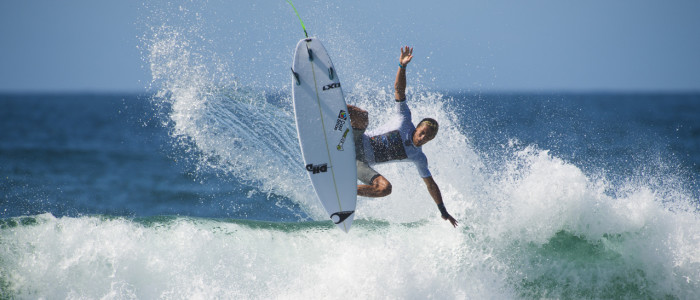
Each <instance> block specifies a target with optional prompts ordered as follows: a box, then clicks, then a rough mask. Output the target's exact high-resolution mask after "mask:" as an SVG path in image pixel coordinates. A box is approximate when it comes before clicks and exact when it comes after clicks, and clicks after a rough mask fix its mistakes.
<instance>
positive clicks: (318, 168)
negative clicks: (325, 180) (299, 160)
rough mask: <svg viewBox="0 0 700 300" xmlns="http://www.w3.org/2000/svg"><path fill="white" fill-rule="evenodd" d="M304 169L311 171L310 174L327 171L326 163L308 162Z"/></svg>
mask: <svg viewBox="0 0 700 300" xmlns="http://www.w3.org/2000/svg"><path fill="white" fill-rule="evenodd" d="M306 170H307V171H309V172H311V174H318V173H325V172H328V164H320V165H314V164H308V165H306Z"/></svg>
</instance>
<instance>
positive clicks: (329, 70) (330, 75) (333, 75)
mask: <svg viewBox="0 0 700 300" xmlns="http://www.w3.org/2000/svg"><path fill="white" fill-rule="evenodd" d="M333 77H335V70H333V67H330V68H328V78H329V79H330V80H333Z"/></svg>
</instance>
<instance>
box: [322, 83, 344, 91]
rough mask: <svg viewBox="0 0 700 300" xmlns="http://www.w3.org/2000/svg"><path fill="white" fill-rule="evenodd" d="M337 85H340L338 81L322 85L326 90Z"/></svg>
mask: <svg viewBox="0 0 700 300" xmlns="http://www.w3.org/2000/svg"><path fill="white" fill-rule="evenodd" d="M337 87H340V82H336V83H331V84H329V85H324V86H323V90H324V91H326V90H330V89H334V88H337Z"/></svg>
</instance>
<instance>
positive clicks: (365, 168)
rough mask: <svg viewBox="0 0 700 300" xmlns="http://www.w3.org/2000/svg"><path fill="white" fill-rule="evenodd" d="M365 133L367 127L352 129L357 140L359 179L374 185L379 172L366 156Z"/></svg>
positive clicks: (356, 158) (356, 156)
mask: <svg viewBox="0 0 700 300" xmlns="http://www.w3.org/2000/svg"><path fill="white" fill-rule="evenodd" d="M364 134H365V129H355V128H353V129H352V136H353V139H354V141H355V163H356V165H357V179H359V180H360V181H361V182H362V183H364V184H368V185H372V181H374V179H375V178H377V177H378V176H381V174H379V172H377V171H376V170H374V169H372V167H370V166H369V164H368V163H367V159H366V158H365V147H363V145H362V136H363V135H364Z"/></svg>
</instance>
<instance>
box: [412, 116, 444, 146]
mask: <svg viewBox="0 0 700 300" xmlns="http://www.w3.org/2000/svg"><path fill="white" fill-rule="evenodd" d="M437 133H438V122H437V121H435V119H433V118H425V119H423V120H421V121H420V122H418V126H416V131H415V132H413V144H414V145H416V147H420V146H423V145H425V143H427V142H430V140H432V139H434V138H435V136H436V135H437Z"/></svg>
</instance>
